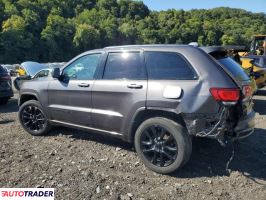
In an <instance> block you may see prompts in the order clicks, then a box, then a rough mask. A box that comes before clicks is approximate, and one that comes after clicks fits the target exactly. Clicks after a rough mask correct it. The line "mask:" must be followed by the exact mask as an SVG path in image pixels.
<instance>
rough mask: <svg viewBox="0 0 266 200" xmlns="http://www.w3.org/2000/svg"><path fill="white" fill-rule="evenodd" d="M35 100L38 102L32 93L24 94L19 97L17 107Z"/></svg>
mask: <svg viewBox="0 0 266 200" xmlns="http://www.w3.org/2000/svg"><path fill="white" fill-rule="evenodd" d="M30 100H36V101H39V99H38V96H37V95H36V94H34V93H24V94H21V95H20V98H19V102H18V105H19V106H21V105H22V104H23V103H25V102H26V101H30Z"/></svg>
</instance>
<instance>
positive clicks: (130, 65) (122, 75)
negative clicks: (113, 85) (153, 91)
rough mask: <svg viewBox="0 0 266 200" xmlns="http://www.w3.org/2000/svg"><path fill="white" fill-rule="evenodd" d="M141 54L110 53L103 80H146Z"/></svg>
mask: <svg viewBox="0 0 266 200" xmlns="http://www.w3.org/2000/svg"><path fill="white" fill-rule="evenodd" d="M142 63H143V62H142V58H141V55H140V52H115V53H109V55H108V58H107V61H106V65H105V71H104V75H103V79H107V80H113V79H129V80H143V79H146V72H145V68H144V67H143V64H142Z"/></svg>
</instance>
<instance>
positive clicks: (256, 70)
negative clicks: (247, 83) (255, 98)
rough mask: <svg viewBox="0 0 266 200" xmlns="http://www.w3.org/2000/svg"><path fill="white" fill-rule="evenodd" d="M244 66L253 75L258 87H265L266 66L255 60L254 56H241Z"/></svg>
mask: <svg viewBox="0 0 266 200" xmlns="http://www.w3.org/2000/svg"><path fill="white" fill-rule="evenodd" d="M241 62H242V67H243V68H244V69H245V71H249V74H250V76H253V77H254V79H255V81H256V85H257V87H258V88H263V87H264V86H265V83H266V68H263V67H262V66H260V65H259V64H257V63H255V62H254V59H252V58H241Z"/></svg>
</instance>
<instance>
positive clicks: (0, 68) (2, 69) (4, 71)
mask: <svg viewBox="0 0 266 200" xmlns="http://www.w3.org/2000/svg"><path fill="white" fill-rule="evenodd" d="M6 73H7V70H6V69H5V68H4V67H2V66H1V65H0V74H6Z"/></svg>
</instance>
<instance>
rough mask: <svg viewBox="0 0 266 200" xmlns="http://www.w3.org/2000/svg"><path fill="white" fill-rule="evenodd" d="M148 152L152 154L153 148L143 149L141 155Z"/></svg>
mask: <svg viewBox="0 0 266 200" xmlns="http://www.w3.org/2000/svg"><path fill="white" fill-rule="evenodd" d="M149 152H154V148H153V147H152V148H149V149H143V153H149Z"/></svg>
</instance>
